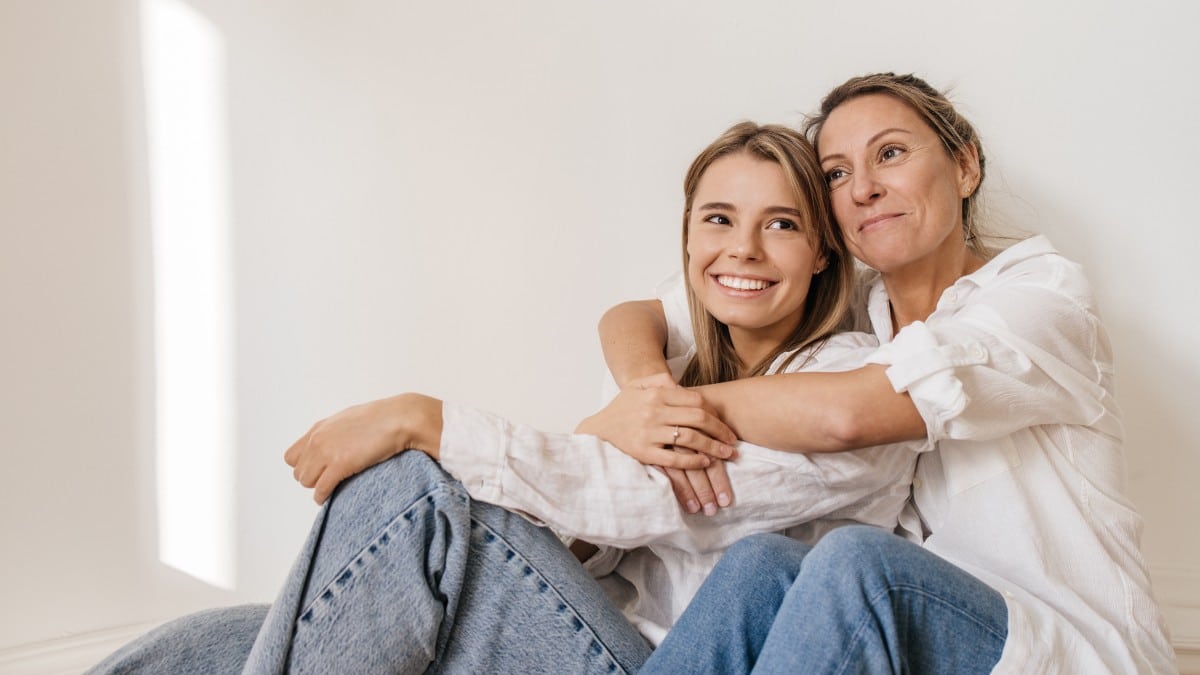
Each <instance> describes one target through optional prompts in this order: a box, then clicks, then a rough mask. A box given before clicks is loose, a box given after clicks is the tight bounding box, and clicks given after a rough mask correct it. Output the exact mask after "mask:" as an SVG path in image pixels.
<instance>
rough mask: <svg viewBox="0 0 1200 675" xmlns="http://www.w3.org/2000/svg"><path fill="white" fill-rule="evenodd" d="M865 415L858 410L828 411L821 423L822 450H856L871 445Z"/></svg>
mask: <svg viewBox="0 0 1200 675" xmlns="http://www.w3.org/2000/svg"><path fill="white" fill-rule="evenodd" d="M865 416H866V415H865V414H864V413H863V412H861V411H858V410H852V409H841V410H833V411H830V412H829V413H828V414H827V415H825V418H824V420H823V423H822V425H821V430H820V431H821V433H820V438H821V443H820V446H821V447H820V448H818V450H820V451H822V452H842V451H844V450H857V449H858V448H865V447H867V446H869V445H872V443H871V439H870V433H869V431H868V429H869V426H870V425H869V424H868V423H867V420H865V419H864V417H865Z"/></svg>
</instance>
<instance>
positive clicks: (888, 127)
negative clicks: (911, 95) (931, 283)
mask: <svg viewBox="0 0 1200 675" xmlns="http://www.w3.org/2000/svg"><path fill="white" fill-rule="evenodd" d="M817 145H818V147H819V148H820V152H821V170H822V171H824V172H825V177H826V179H827V180H828V182H829V188H830V198H831V199H832V202H833V213H834V217H835V218H836V219H837V222H838V225H839V226H840V227H841V228H842V234H843V236H844V237H845V239H846V245H847V246H848V247H849V249H850V252H851V253H853V254H854V256H855V257H856V258H858V259H859V260H861V261H863V262H864V263H866V264H868V265H870V266H871V267H874V268H875V269H877V270H879V271H880V272H883V273H884V274H888V273H894V272H899V271H903V270H904V269H905V268H906V267H908V266H911V265H920V264H933V265H937V264H938V262H939V259H949V258H947V257H944V256H961V253H962V249H963V248H964V247H965V245H966V243H965V240H964V238H963V234H962V224H963V223H962V200H963V199H964V198H965V197H967V196H969V195H970V194H971V193H972V192H974V190H975V186H976V183H977V182H978V180H979V171H978V163H977V162H976V161H973V158H966V159H965V160H964V161H962V162H959V161H956V160H955V158H953V157H951V156H950V154H949V153H948V152H946V150H945V147H944V146H943V145H942V143H941V141H940V140H939V139H938V137H937V135H936V134H935V133H934V131H933V129H931V128H930V127H929V125H927V124H926V123H925V122H924V121H923V120H922V119H921V118H920V117H918V116H917V113H916V112H914V111H913V110H912V108H909V107H908V106H907V105H905V104H904V103H901V102H900V101H899V100H897V99H895V98H893V97H891V96H888V95H886V94H868V95H865V96H859V97H857V98H853V99H851V100H849V101H847V102H846V103H843V104H842V105H840V106H838V107H837V108H835V109H834V110H833V112H832V113H831V114H830V115H829V118H828V119H827V120H826V122H825V125H824V126H823V127H822V129H821V134H820V136H819V138H818V143H817Z"/></svg>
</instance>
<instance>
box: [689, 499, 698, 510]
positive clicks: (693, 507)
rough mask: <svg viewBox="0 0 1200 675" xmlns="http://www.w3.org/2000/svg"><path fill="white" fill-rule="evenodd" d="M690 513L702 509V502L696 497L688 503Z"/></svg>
mask: <svg viewBox="0 0 1200 675" xmlns="http://www.w3.org/2000/svg"><path fill="white" fill-rule="evenodd" d="M687 510H688V513H695V512H697V511H699V510H700V504H699V503H697V502H696V500H695V499H689V500H688V503H687Z"/></svg>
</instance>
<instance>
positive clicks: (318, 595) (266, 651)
mask: <svg viewBox="0 0 1200 675" xmlns="http://www.w3.org/2000/svg"><path fill="white" fill-rule="evenodd" d="M255 635H257V638H255ZM649 652H650V649H649V646H648V645H647V644H646V642H645V640H644V639H643V638H642V637H641V635H639V634H638V632H637V631H636V630H635V629H634V628H633V626H631V625H630V624H629V622H628V621H627V620H626V619H625V617H624V616H623V615H622V614H621V613H620V612H619V611H618V610H617V609H616V608H615V607H614V606H613V605H612V603H611V602H610V601H609V600H608V598H607V597H606V596H605V595H604V592H603V591H602V590H601V588H600V586H599V585H598V584H597V583H596V582H595V581H594V580H593V579H592V578H591V577H590V576H589V575H588V574H587V573H586V572H585V571H584V570H583V567H582V566H581V565H580V564H579V563H578V562H577V561H576V560H575V558H574V557H573V556H572V555H571V554H570V552H568V551H567V549H566V548H565V547H564V546H563V545H562V544H561V543H560V542H559V541H558V539H557V538H556V537H554V535H553V534H552V533H551V532H549V531H548V530H546V529H545V528H539V527H536V526H534V525H533V524H532V523H530V522H529V521H527V520H525V519H524V518H522V517H520V516H517V515H514V514H512V513H509V512H508V511H505V510H504V509H501V508H498V507H495V506H492V505H489V504H483V503H478V502H473V501H471V500H470V499H469V498H468V496H467V494H466V490H465V488H463V486H462V484H460V483H459V482H457V481H455V480H454V479H453V478H451V477H450V476H449V475H447V474H446V473H445V472H444V471H442V469H441V467H439V466H438V465H437V464H436V463H435V462H433V461H432V460H430V459H429V458H428V457H426V456H425V455H424V454H422V453H419V452H405V453H402V454H401V455H400V456H398V457H396V458H393V459H391V460H389V461H387V462H384V463H382V464H380V465H378V466H376V467H373V468H371V469H369V470H367V471H365V472H363V473H362V474H359V475H358V476H355V477H353V478H351V479H349V480H348V481H346V482H345V483H344V484H343V485H342V486H341V487H340V488H339V489H338V491H337V492H336V493H335V495H334V497H333V498H332V499H331V500H330V502H329V504H328V505H327V506H326V508H325V509H323V510H322V512H321V514H320V515H319V516H318V518H317V522H316V524H315V525H314V526H313V530H312V533H311V534H310V535H309V539H308V541H307V543H306V544H305V547H304V550H303V551H302V552H301V554H300V556H299V558H298V559H297V562H296V564H295V566H294V567H293V569H292V571H291V573H290V574H289V576H288V579H287V581H286V583H285V585H284V589H283V591H282V592H281V593H280V595H279V597H278V598H277V599H276V601H275V603H274V604H273V605H271V606H270V608H269V609H268V608H267V607H266V606H249V607H240V608H230V609H224V610H213V611H209V612H204V613H201V614H197V615H193V616H190V617H185V618H183V619H180V620H178V621H175V622H172V623H170V624H167V625H166V626H164V627H162V628H160V629H157V630H156V631H153V632H151V633H149V634H147V635H146V636H144V637H142V638H139V640H137V641H135V642H133V643H131V644H130V645H127V646H126V647H124V648H122V649H121V650H120V651H118V652H117V653H115V654H113V655H112V656H110V657H109V658H108V659H106V660H105V661H104V662H103V663H101V664H100V665H98V666H97V667H96V668H95V669H94V670H93V671H90V672H96V673H129V672H170V673H236V672H246V673H282V672H285V671H286V672H295V673H387V672H401V673H413V672H426V671H429V672H577V673H613V672H615V673H620V672H634V671H636V670H637V669H638V667H639V666H640V665H641V663H642V662H643V661H644V660H645V659H646V657H647V656H648V655H649Z"/></svg>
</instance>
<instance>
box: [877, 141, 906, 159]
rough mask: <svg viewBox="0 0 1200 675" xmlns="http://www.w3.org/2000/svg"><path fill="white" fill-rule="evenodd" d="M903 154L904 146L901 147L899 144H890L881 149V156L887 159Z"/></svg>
mask: <svg viewBox="0 0 1200 675" xmlns="http://www.w3.org/2000/svg"><path fill="white" fill-rule="evenodd" d="M902 154H904V148H901V147H900V146H898V145H888V146H884V148H883V149H882V150H880V151H879V158H880V159H882V160H884V161H887V160H889V159H895V158H897V157H899V156H900V155H902Z"/></svg>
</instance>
